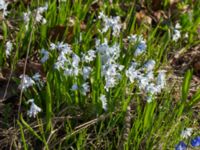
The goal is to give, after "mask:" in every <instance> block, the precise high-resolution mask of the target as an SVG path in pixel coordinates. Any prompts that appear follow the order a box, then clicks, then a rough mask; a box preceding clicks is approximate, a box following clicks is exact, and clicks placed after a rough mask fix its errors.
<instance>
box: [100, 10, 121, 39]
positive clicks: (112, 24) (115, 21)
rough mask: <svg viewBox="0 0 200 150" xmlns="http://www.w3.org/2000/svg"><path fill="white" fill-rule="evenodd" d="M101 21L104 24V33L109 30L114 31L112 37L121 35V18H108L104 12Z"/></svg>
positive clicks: (101, 13) (101, 14)
mask: <svg viewBox="0 0 200 150" xmlns="http://www.w3.org/2000/svg"><path fill="white" fill-rule="evenodd" d="M98 18H99V19H102V20H103V22H104V28H103V29H102V31H101V32H102V33H105V32H107V31H108V30H109V28H111V29H112V35H113V36H116V37H117V36H119V34H120V29H121V27H122V26H121V23H120V17H119V16H117V17H108V16H106V15H104V13H103V12H100V14H99V16H98Z"/></svg>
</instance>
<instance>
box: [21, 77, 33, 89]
mask: <svg viewBox="0 0 200 150" xmlns="http://www.w3.org/2000/svg"><path fill="white" fill-rule="evenodd" d="M20 79H21V83H20V85H19V87H18V88H19V89H20V90H23V91H24V90H26V89H27V88H29V87H31V86H33V85H34V84H35V81H34V80H33V79H32V78H31V77H29V76H28V75H20Z"/></svg>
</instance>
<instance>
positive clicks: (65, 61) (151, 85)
mask: <svg viewBox="0 0 200 150" xmlns="http://www.w3.org/2000/svg"><path fill="white" fill-rule="evenodd" d="M99 19H102V20H103V23H104V27H103V29H102V33H105V32H107V31H108V29H109V28H111V31H112V32H111V33H112V34H113V36H118V35H119V32H120V29H121V25H120V18H118V17H107V16H106V15H104V14H103V13H102V12H101V13H100V15H99ZM128 40H129V43H130V44H131V45H135V46H136V47H135V51H134V52H133V57H135V58H137V57H138V56H140V55H141V54H143V53H145V52H146V49H147V44H146V40H145V39H144V38H143V37H142V36H141V35H130V36H128ZM55 51H56V53H57V54H58V56H57V59H56V61H55V63H54V69H55V70H58V71H60V72H62V73H63V75H65V76H69V77H74V79H75V80H74V83H73V85H72V87H71V91H77V90H79V91H80V93H82V95H84V96H86V95H87V93H88V92H89V91H90V84H89V81H90V80H88V79H90V75H91V73H92V71H93V70H94V69H95V68H93V67H92V66H91V62H93V61H94V60H95V58H96V57H97V54H98V56H99V57H100V60H101V79H102V82H103V83H104V90H105V92H109V90H110V89H112V88H114V87H116V86H117V85H118V83H119V81H120V80H121V78H122V73H123V72H125V75H126V77H127V78H128V79H129V82H130V84H132V83H137V85H138V87H139V89H140V91H141V92H143V93H144V94H145V95H146V100H147V102H151V101H152V100H153V98H154V97H155V96H156V95H157V94H159V93H160V92H161V91H162V89H163V88H164V86H165V76H166V75H165V72H166V71H165V70H159V71H157V72H156V73H155V71H154V70H155V65H156V62H155V61H154V60H153V59H150V60H148V61H146V63H145V64H144V65H143V66H142V67H141V65H140V62H132V64H130V66H129V68H127V69H126V70H125V67H124V66H123V65H122V64H120V63H118V62H119V58H120V55H121V48H120V45H119V44H118V43H117V42H114V43H112V44H110V43H109V41H108V40H107V39H106V38H105V39H103V40H99V39H96V40H95V47H94V49H90V50H88V51H86V52H81V54H80V56H79V55H78V54H76V53H75V52H74V51H73V50H72V48H71V46H70V45H69V44H68V43H63V42H57V43H50V48H49V50H45V49H42V51H41V54H42V57H41V62H42V63H45V62H47V60H48V59H49V57H50V55H51V53H53V52H55ZM81 76H82V79H83V80H81V82H78V84H77V78H78V77H81ZM99 100H100V101H101V103H102V108H103V109H104V110H107V99H106V96H105V94H101V93H100V97H99Z"/></svg>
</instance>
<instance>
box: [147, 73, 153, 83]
mask: <svg viewBox="0 0 200 150" xmlns="http://www.w3.org/2000/svg"><path fill="white" fill-rule="evenodd" d="M146 77H147V78H148V80H150V81H153V80H154V74H153V71H149V72H147V74H146Z"/></svg>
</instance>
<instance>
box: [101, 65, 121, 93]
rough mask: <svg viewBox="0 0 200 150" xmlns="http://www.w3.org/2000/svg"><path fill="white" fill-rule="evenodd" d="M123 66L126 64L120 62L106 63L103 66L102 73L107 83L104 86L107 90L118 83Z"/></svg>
mask: <svg viewBox="0 0 200 150" xmlns="http://www.w3.org/2000/svg"><path fill="white" fill-rule="evenodd" d="M123 68H124V66H122V65H118V64H106V65H103V66H102V72H101V73H102V76H104V77H105V81H106V85H105V87H104V88H105V89H106V91H108V90H109V88H113V87H115V86H116V85H117V83H118V81H119V80H120V79H121V74H120V73H119V71H122V69H123Z"/></svg>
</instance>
